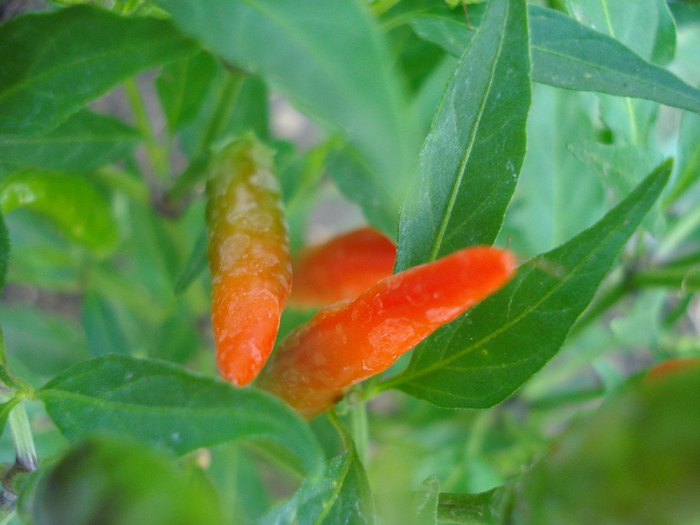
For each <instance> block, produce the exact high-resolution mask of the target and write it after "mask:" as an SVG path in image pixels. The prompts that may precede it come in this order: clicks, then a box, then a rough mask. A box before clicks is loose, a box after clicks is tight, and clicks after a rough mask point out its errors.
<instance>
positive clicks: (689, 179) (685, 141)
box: [667, 112, 700, 203]
mask: <svg viewBox="0 0 700 525" xmlns="http://www.w3.org/2000/svg"><path fill="white" fill-rule="evenodd" d="M677 154H678V164H677V168H678V176H677V178H678V180H677V182H676V184H675V186H674V188H673V190H672V191H671V194H670V195H669V197H668V200H667V202H669V203H670V202H672V201H674V200H675V199H677V198H678V197H680V196H681V195H683V194H684V193H685V192H686V191H688V190H689V189H690V188H691V187H692V186H694V185H695V183H697V181H698V180H700V116H699V115H696V114H694V113H689V112H686V113H684V114H683V119H682V120H681V128H680V135H679V139H678V153H677Z"/></svg>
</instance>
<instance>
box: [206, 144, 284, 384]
mask: <svg viewBox="0 0 700 525" xmlns="http://www.w3.org/2000/svg"><path fill="white" fill-rule="evenodd" d="M207 196H208V203H207V226H208V247H207V248H208V249H207V255H208V258H209V267H210V270H211V275H212V311H211V320H212V327H213V330H214V340H215V343H216V356H217V363H218V366H219V371H220V373H221V375H222V377H224V378H225V379H227V380H228V381H230V382H232V383H233V384H235V385H238V386H244V385H247V384H248V383H250V382H251V381H252V380H253V379H254V378H255V377H256V376H257V374H258V373H259V372H260V370H261V369H262V367H263V365H264V364H265V362H266V360H267V358H268V356H269V355H270V352H271V351H272V347H273V345H274V343H275V338H276V336H277V330H278V329H279V322H280V315H281V314H282V310H283V309H284V306H285V304H286V300H287V297H288V295H289V292H290V289H291V279H292V276H291V271H292V270H291V257H290V253H289V234H288V230H287V225H286V222H285V219H284V214H283V208H282V200H281V193H280V187H279V183H278V180H277V178H276V177H275V175H274V173H273V172H272V153H271V152H270V151H269V150H268V149H267V148H265V146H263V145H262V144H260V143H259V142H257V141H255V140H254V139H252V138H246V139H243V140H240V141H238V142H235V143H233V144H231V145H229V146H228V147H227V148H226V149H225V150H224V151H222V153H221V154H220V155H219V156H218V157H217V159H216V160H215V161H214V163H213V168H212V176H211V178H210V180H209V182H208V185H207Z"/></svg>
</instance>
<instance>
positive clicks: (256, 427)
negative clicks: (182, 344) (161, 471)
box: [36, 354, 323, 474]
mask: <svg viewBox="0 0 700 525" xmlns="http://www.w3.org/2000/svg"><path fill="white" fill-rule="evenodd" d="M36 397H37V399H39V400H41V401H43V402H44V404H45V405H46V410H47V412H48V413H49V416H51V419H53V421H54V422H55V423H56V425H57V426H58V428H59V429H60V430H61V432H62V433H63V434H64V435H65V436H66V437H68V438H69V439H71V440H77V439H80V438H82V437H84V436H86V435H89V434H91V433H93V432H101V433H111V434H119V435H122V436H130V437H132V438H134V439H138V440H141V441H145V442H147V443H149V444H150V445H151V446H154V447H156V448H164V449H168V450H171V451H173V452H175V453H176V454H185V453H187V452H190V451H192V450H195V449H197V448H200V447H208V446H213V445H216V444H219V443H223V442H226V441H232V440H240V439H266V440H271V441H274V442H276V443H278V444H280V445H282V446H283V447H285V448H286V449H287V450H289V451H290V452H291V453H293V454H294V456H295V457H296V459H297V460H298V463H299V465H300V466H301V467H302V468H303V469H304V470H305V471H306V472H307V473H309V474H316V473H319V472H320V471H321V469H322V466H323V454H322V451H321V448H320V446H319V444H318V442H317V441H316V439H315V438H314V436H313V434H312V433H311V430H310V429H309V427H308V426H307V425H306V423H305V422H304V421H303V420H302V419H301V418H300V417H299V416H297V415H296V414H295V413H294V412H292V410H291V409H290V408H288V407H287V406H285V405H284V404H283V403H282V402H281V401H279V400H278V399H277V398H275V397H273V396H271V395H268V394H267V393H265V392H261V391H259V390H255V389H252V388H248V389H237V388H235V387H233V386H231V385H229V384H227V383H224V382H222V381H219V380H216V379H213V378H210V377H206V376H203V375H199V374H195V373H193V372H189V371H187V370H185V369H184V368H182V367H179V366H176V365H172V364H170V363H166V362H164V361H158V360H150V359H135V358H132V357H128V356H124V355H116V354H113V355H107V356H104V357H100V358H97V359H93V360H91V361H85V362H83V363H80V364H78V365H76V366H74V367H72V368H70V369H68V370H66V371H65V372H64V373H62V374H61V375H59V376H58V377H56V378H55V379H53V380H51V381H50V382H49V383H47V384H46V385H45V386H44V387H43V388H41V389H40V390H38V391H37V392H36Z"/></svg>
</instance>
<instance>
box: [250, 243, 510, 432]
mask: <svg viewBox="0 0 700 525" xmlns="http://www.w3.org/2000/svg"><path fill="white" fill-rule="evenodd" d="M514 271H515V261H514V258H513V256H512V255H511V254H510V253H509V252H507V251H504V250H499V249H496V248H490V247H483V246H481V247H473V248H466V249H463V250H460V251H458V252H455V253H453V254H451V255H448V256H446V257H443V258H442V259H438V260H437V261H434V262H431V263H427V264H423V265H420V266H416V267H413V268H410V269H408V270H406V271H403V272H400V273H398V274H395V275H392V276H390V277H387V278H385V279H383V280H381V281H379V282H378V283H376V284H374V285H373V286H372V287H370V288H369V289H367V290H366V291H365V292H363V293H362V294H360V295H359V296H357V297H356V298H354V299H348V300H345V301H340V302H338V303H334V304H332V305H329V306H327V307H325V308H322V309H321V310H319V311H318V312H317V313H316V315H315V316H314V317H312V318H311V320H310V321H308V322H307V323H306V324H304V325H302V326H300V327H299V328H297V329H296V330H295V331H293V332H292V333H291V334H289V336H287V338H285V340H284V341H283V342H282V343H281V345H280V347H279V349H278V350H277V351H276V352H275V354H274V356H273V358H272V359H271V360H270V362H269V363H268V366H267V367H265V370H264V371H263V373H262V374H261V375H260V380H259V382H258V385H259V386H260V387H261V388H263V389H265V390H268V391H270V392H272V393H274V394H276V395H277V396H279V397H280V398H282V399H283V400H284V401H286V402H287V403H288V404H289V405H290V406H292V407H293V408H295V409H296V410H297V411H298V412H299V413H301V414H302V415H303V416H304V417H306V418H312V417H314V416H316V415H317V414H319V413H321V412H323V411H325V410H327V409H328V408H330V407H331V406H332V405H333V404H334V403H336V402H337V401H338V400H340V399H341V398H342V397H343V395H344V394H345V393H346V391H347V389H348V388H349V387H350V386H351V385H353V384H355V383H358V382H360V381H363V380H365V379H367V378H368V377H371V376H373V375H375V374H378V373H379V372H382V371H384V370H386V369H387V368H389V367H390V366H391V365H392V364H393V363H394V362H395V361H396V359H398V358H399V356H401V355H402V354H404V353H405V352H407V351H409V350H410V349H411V348H413V347H414V346H416V345H417V344H418V343H419V342H421V341H422V340H423V339H425V338H426V337H427V336H428V335H430V334H431V333H432V332H434V331H435V330H437V329H438V328H439V327H440V326H442V325H443V324H445V323H448V322H450V321H452V320H453V319H455V318H456V317H457V316H459V315H460V314H462V313H463V312H464V311H466V310H467V309H468V308H469V307H471V306H473V305H474V304H476V303H477V302H479V301H481V300H482V299H484V298H485V297H487V296H488V295H490V294H492V293H494V292H495V291H496V290H498V289H499V288H500V287H501V286H503V285H504V284H505V283H506V282H507V281H508V280H509V279H510V277H511V276H512V274H513V273H514Z"/></svg>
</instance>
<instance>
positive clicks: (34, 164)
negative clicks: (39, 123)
mask: <svg viewBox="0 0 700 525" xmlns="http://www.w3.org/2000/svg"><path fill="white" fill-rule="evenodd" d="M139 140H140V135H139V133H138V132H137V131H136V130H135V129H133V128H131V127H130V126H126V125H125V124H122V123H121V122H120V121H118V120H115V119H113V118H110V117H105V116H103V115H99V114H97V113H93V112H91V111H87V110H81V111H78V112H77V113H75V114H74V115H72V116H70V117H69V118H68V120H67V121H65V122H64V123H63V124H61V125H60V126H59V127H57V128H56V129H54V130H51V131H49V132H48V133H45V134H42V135H0V163H2V165H3V166H6V167H7V168H8V169H9V170H13V169H18V168H43V169H51V170H74V171H90V170H92V169H95V168H99V167H100V166H104V165H105V164H110V163H111V162H114V161H115V160H118V159H120V158H122V157H124V156H125V155H127V154H128V153H129V152H130V151H131V150H133V149H134V148H135V147H136V144H137V143H138V141H139Z"/></svg>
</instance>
